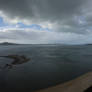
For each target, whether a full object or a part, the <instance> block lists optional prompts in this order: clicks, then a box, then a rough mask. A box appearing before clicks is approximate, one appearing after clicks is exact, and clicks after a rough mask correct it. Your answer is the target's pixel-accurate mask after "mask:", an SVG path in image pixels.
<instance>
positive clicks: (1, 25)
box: [0, 17, 50, 31]
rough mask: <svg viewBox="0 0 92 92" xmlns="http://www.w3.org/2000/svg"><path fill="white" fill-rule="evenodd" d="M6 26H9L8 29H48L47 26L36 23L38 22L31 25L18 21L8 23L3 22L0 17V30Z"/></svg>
mask: <svg viewBox="0 0 92 92" xmlns="http://www.w3.org/2000/svg"><path fill="white" fill-rule="evenodd" d="M6 28H10V29H12V28H13V29H14V28H15V29H16V28H17V29H33V30H40V31H50V29H49V28H43V27H42V26H40V25H38V24H31V25H27V24H24V23H22V22H18V23H16V24H9V23H6V22H4V20H3V18H2V17H0V30H2V29H6Z"/></svg>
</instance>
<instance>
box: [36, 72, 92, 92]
mask: <svg viewBox="0 0 92 92" xmlns="http://www.w3.org/2000/svg"><path fill="white" fill-rule="evenodd" d="M91 86H92V72H89V73H86V74H84V75H82V76H80V77H78V78H76V79H74V80H71V81H69V82H66V83H63V84H59V85H56V86H54V87H50V88H47V89H42V90H39V91H35V92H84V91H85V90H86V89H87V88H89V87H91Z"/></svg>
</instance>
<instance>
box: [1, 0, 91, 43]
mask: <svg viewBox="0 0 92 92" xmlns="http://www.w3.org/2000/svg"><path fill="white" fill-rule="evenodd" d="M0 42H14V43H24V44H89V43H90V44H91V43H92V0H0Z"/></svg>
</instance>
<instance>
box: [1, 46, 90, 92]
mask: <svg viewBox="0 0 92 92" xmlns="http://www.w3.org/2000/svg"><path fill="white" fill-rule="evenodd" d="M11 54H14V55H15V54H18V55H26V56H27V57H28V58H30V59H31V60H30V61H29V62H27V63H24V64H21V65H17V66H14V67H13V68H12V69H3V70H2V69H1V70H0V90H2V92H3V91H7V92H8V91H9V92H31V91H33V90H37V89H41V88H47V87H49V86H53V85H56V84H59V83H63V82H66V81H69V80H71V79H74V78H76V77H78V76H80V75H82V74H84V73H86V72H89V71H92V45H81V46H78V45H77V46H62V45H10V46H2V45H1V46H0V56H6V55H11ZM10 62H12V60H11V59H7V58H2V57H0V67H3V66H4V65H5V64H8V63H10ZM0 92H1V91H0Z"/></svg>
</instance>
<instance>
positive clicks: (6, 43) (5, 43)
mask: <svg viewBox="0 0 92 92" xmlns="http://www.w3.org/2000/svg"><path fill="white" fill-rule="evenodd" d="M0 45H18V44H17V43H9V42H3V43H0Z"/></svg>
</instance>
